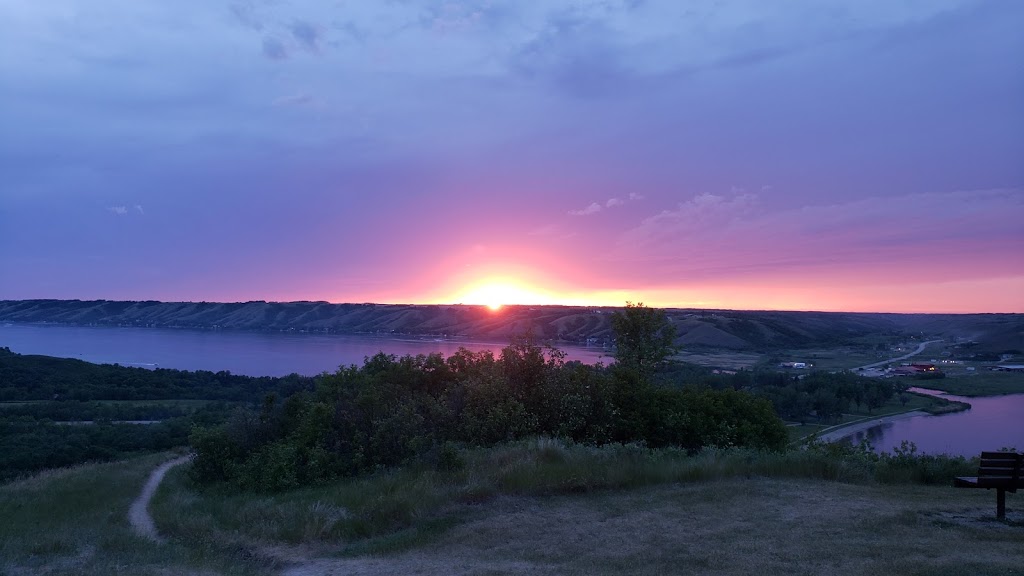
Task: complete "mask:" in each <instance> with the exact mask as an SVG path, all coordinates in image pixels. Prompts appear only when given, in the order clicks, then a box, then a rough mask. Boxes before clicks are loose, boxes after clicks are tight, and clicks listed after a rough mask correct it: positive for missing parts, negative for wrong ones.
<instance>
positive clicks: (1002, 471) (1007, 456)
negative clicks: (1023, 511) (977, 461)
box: [953, 452, 1024, 520]
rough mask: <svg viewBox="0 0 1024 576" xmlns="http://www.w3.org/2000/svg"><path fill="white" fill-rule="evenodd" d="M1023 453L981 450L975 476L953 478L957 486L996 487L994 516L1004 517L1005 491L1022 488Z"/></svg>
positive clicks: (1014, 490) (1023, 474) (1023, 473)
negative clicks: (979, 463)
mask: <svg viewBox="0 0 1024 576" xmlns="http://www.w3.org/2000/svg"><path fill="white" fill-rule="evenodd" d="M1022 468H1024V454H1015V453H1013V452H982V453H981V465H980V466H978V475H977V476H967V477H960V478H957V479H955V480H953V486H956V487H957V488H985V489H992V488H995V489H996V518H999V519H1000V520H1002V519H1004V518H1006V493H1007V492H1016V491H1017V488H1024V472H1022V470H1021V469H1022Z"/></svg>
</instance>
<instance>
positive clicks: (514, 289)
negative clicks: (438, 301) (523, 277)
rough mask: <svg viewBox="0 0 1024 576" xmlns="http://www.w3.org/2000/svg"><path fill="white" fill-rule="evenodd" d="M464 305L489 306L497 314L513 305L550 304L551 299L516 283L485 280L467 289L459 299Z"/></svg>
mask: <svg viewBox="0 0 1024 576" xmlns="http://www.w3.org/2000/svg"><path fill="white" fill-rule="evenodd" d="M457 300H458V301H459V302H462V303H463V304H476V305H480V306H487V307H488V308H490V309H491V310H493V311H495V312H497V311H498V310H501V309H502V308H503V307H505V306H509V305H513V304H548V303H550V302H551V298H550V297H549V296H547V295H545V294H543V293H541V292H539V291H537V290H535V289H532V288H528V287H526V286H523V285H522V284H520V283H518V282H515V281H508V280H485V281H483V282H480V283H478V284H476V285H473V286H471V287H470V288H468V289H466V290H465V291H464V292H463V293H462V295H461V296H460V297H458V298H457Z"/></svg>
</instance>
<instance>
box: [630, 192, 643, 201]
mask: <svg viewBox="0 0 1024 576" xmlns="http://www.w3.org/2000/svg"><path fill="white" fill-rule="evenodd" d="M644 198H645V196H644V195H643V194H637V193H636V192H630V193H629V199H630V200H643V199H644Z"/></svg>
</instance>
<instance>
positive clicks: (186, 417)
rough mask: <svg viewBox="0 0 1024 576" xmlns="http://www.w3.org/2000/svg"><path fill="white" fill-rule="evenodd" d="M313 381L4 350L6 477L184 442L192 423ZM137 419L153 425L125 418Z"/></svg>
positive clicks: (0, 463)
mask: <svg viewBox="0 0 1024 576" xmlns="http://www.w3.org/2000/svg"><path fill="white" fill-rule="evenodd" d="M312 382H313V379H312V378H304V377H301V376H297V375H292V376H288V377H285V378H251V377H248V376H236V375H233V374H229V373H227V372H218V373H213V372H204V371H198V372H189V371H184V370H165V369H160V370H146V369H144V368H127V367H124V366H117V365H110V364H105V365H97V364H90V363H88V362H82V361H80V360H69V359H63V358H50V357H47V356H30V355H21V354H15V353H13V352H11V351H10V350H9V349H7V348H0V399H3V400H4V401H3V402H0V482H2V481H5V480H10V479H12V478H16V477H18V476H22V475H25V474H29V473H32V472H35V471H38V470H43V469H46V468H56V467H62V466H69V465H73V464H78V463H82V462H89V461H106V460H114V459H119V458H124V457H126V456H130V455H134V454H138V453H142V452H153V451H160V450H167V449H170V448H173V447H177V446H184V445H186V444H188V436H189V433H190V431H191V429H192V427H193V426H194V425H197V424H201V425H212V424H216V423H219V422H223V421H224V420H226V419H227V417H228V415H229V414H230V413H231V411H232V410H233V408H234V407H235V406H238V405H245V404H246V403H248V402H252V401H253V400H254V399H255V398H259V397H260V395H261V394H264V393H267V392H269V391H279V392H283V393H290V392H293V391H297V390H302V389H309V388H312ZM132 421H144V422H147V423H146V424H129V423H125V422H132Z"/></svg>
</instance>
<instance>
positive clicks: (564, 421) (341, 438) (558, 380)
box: [191, 305, 787, 491]
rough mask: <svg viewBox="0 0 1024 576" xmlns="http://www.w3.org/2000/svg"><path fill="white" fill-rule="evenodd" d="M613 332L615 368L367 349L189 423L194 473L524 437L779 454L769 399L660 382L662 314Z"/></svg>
mask: <svg viewBox="0 0 1024 576" xmlns="http://www.w3.org/2000/svg"><path fill="white" fill-rule="evenodd" d="M612 325H613V329H614V331H615V334H616V345H617V350H616V354H615V358H616V362H615V363H614V364H612V365H611V366H607V367H606V366H603V365H600V364H599V365H595V366H591V365H586V364H582V363H579V362H567V361H565V355H564V354H563V353H562V352H560V351H558V350H556V349H553V348H549V347H544V346H542V345H540V344H539V343H538V342H537V341H536V340H535V339H533V338H532V337H530V336H524V337H519V338H515V339H513V341H512V343H511V344H510V345H509V346H507V347H505V348H504V349H502V350H501V352H500V353H499V354H498V355H494V354H493V353H491V352H489V351H483V352H471V351H468V350H465V349H462V350H460V351H458V352H456V353H455V354H453V355H451V356H449V357H447V358H445V357H444V356H442V355H441V354H430V355H418V356H404V357H400V358H399V357H396V356H393V355H388V354H384V353H381V354H377V355H376V356H373V357H371V358H367V359H366V361H365V362H364V364H363V365H362V366H361V367H356V366H349V367H343V368H341V369H339V370H338V371H337V372H335V373H334V374H329V375H324V376H322V377H320V378H318V379H317V382H316V387H315V389H314V390H311V391H301V392H297V393H295V394H292V395H290V396H287V397H281V396H278V395H269V396H268V397H267V398H266V399H265V401H264V402H263V405H262V406H261V408H260V409H259V410H251V411H247V410H243V411H239V412H237V413H236V414H235V415H234V416H233V417H232V418H231V419H230V420H229V421H228V422H227V423H225V424H223V425H220V426H217V427H207V428H197V429H196V430H195V431H194V432H193V434H192V437H191V443H192V447H193V449H194V450H195V453H196V458H195V460H194V464H193V466H192V469H191V474H192V477H193V479H195V480H196V481H198V482H200V483H214V482H229V483H232V484H234V485H236V486H238V487H240V488H242V489H250V490H261V491H274V490H284V489H289V488H294V487H297V486H302V485H308V484H317V483H321V482H326V481H330V480H332V479H335V478H338V477H343V476H352V475H357V474H363V473H367V472H372V471H374V470H377V469H380V468H383V467H388V466H395V465H400V464H403V463H406V462H409V461H412V460H417V459H427V460H429V461H433V462H435V463H437V464H438V465H452V464H453V462H454V460H453V458H454V457H453V454H454V453H455V450H454V448H453V447H454V446H479V447H485V446H491V445H494V444H498V443H502V442H508V441H513V440H517V439H521V438H525V437H530V436H556V437H563V438H568V439H572V440H573V441H575V442H580V443H587V444H595V445H599V444H607V443H643V444H645V445H647V446H649V447H655V448H657V447H664V446H676V447H682V448H685V449H687V450H691V451H697V450H700V449H701V448H704V447H711V446H715V447H729V446H744V447H751V448H757V449H766V450H781V449H784V447H785V445H786V441H787V435H786V430H785V428H784V425H783V423H782V421H781V420H780V419H779V418H778V416H777V415H776V414H775V412H774V411H773V410H772V406H771V404H770V402H768V401H767V400H765V399H763V398H758V397H756V396H754V395H751V394H748V393H746V392H742V391H736V390H732V389H722V390H713V389H709V388H700V389H698V388H693V387H686V386H682V385H679V384H678V383H676V384H669V385H666V384H664V383H661V382H660V381H659V379H658V377H657V376H658V374H659V372H660V371H662V370H663V369H664V368H665V367H666V364H667V362H666V360H667V358H668V356H669V355H670V354H671V353H672V342H673V341H674V331H673V329H672V326H671V324H670V323H669V322H668V320H667V318H666V317H665V315H664V313H663V312H661V311H659V310H653V309H650V308H647V307H644V306H642V305H635V306H634V305H628V306H627V307H626V309H625V310H623V311H621V312H618V313H616V314H615V315H614V316H613V318H612Z"/></svg>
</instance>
